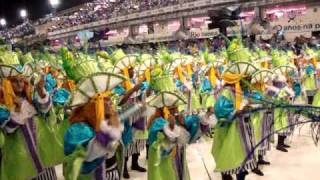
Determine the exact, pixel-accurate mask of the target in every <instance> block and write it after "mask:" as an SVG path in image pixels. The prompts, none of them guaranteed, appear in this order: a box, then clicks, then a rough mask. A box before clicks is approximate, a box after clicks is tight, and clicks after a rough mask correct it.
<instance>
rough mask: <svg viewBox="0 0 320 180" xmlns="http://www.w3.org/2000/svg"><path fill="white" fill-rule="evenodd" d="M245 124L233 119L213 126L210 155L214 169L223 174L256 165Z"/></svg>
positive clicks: (237, 171) (251, 167)
mask: <svg viewBox="0 0 320 180" xmlns="http://www.w3.org/2000/svg"><path fill="white" fill-rule="evenodd" d="M248 132H249V130H248V129H247V126H246V124H245V123H244V121H243V120H239V119H235V120H234V121H233V122H232V123H230V124H228V125H225V126H221V125H220V124H217V125H216V126H215V134H214V140H213V147H212V155H213V157H214V159H215V162H216V169H215V170H216V171H217V172H221V173H225V174H236V173H239V172H240V171H241V170H242V169H253V168H254V167H255V166H256V163H255V161H254V159H253V158H254V157H253V154H252V155H250V152H251V151H252V148H253V145H254V144H252V143H250V138H251V140H252V138H253V137H250V134H249V133H248Z"/></svg>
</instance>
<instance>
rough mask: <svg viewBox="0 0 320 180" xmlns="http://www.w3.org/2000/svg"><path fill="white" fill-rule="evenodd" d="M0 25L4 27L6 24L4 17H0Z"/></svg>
mask: <svg viewBox="0 0 320 180" xmlns="http://www.w3.org/2000/svg"><path fill="white" fill-rule="evenodd" d="M0 25H1V26H3V27H5V26H6V25H7V21H6V19H4V18H1V19H0Z"/></svg>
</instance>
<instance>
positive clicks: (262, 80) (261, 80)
mask: <svg viewBox="0 0 320 180" xmlns="http://www.w3.org/2000/svg"><path fill="white" fill-rule="evenodd" d="M273 78H274V73H273V72H272V71H270V70H268V69H261V70H259V71H257V72H255V73H254V74H252V76H251V84H253V85H254V86H255V87H256V88H257V89H259V90H261V91H264V90H265V84H266V83H267V82H269V81H272V80H273Z"/></svg>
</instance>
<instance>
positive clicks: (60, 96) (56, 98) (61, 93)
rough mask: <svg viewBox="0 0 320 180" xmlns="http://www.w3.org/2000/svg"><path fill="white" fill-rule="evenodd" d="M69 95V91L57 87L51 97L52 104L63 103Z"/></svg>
mask: <svg viewBox="0 0 320 180" xmlns="http://www.w3.org/2000/svg"><path fill="white" fill-rule="evenodd" d="M69 97H70V92H69V91H68V90H66V89H64V88H60V89H58V90H57V91H56V92H55V93H54V95H53V98H52V101H53V104H54V105H64V104H65V103H66V102H67V100H68V99H69Z"/></svg>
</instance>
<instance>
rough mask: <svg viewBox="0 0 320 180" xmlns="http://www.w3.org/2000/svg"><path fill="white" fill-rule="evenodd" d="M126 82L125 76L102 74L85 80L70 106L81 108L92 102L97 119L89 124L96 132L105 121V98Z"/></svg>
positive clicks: (78, 85)
mask: <svg viewBox="0 0 320 180" xmlns="http://www.w3.org/2000/svg"><path fill="white" fill-rule="evenodd" d="M125 80H126V78H125V77H124V76H121V75H118V74H114V73H108V72H100V73H95V74H92V75H89V76H87V77H85V78H83V79H82V80H81V81H80V82H79V83H78V84H77V86H76V88H75V90H74V92H73V93H72V97H71V100H70V104H69V106H70V107H71V108H74V107H79V106H83V105H85V104H87V103H88V102H89V101H92V102H93V103H94V104H95V108H96V119H95V120H93V121H94V122H88V123H90V125H91V126H92V127H94V128H95V130H96V131H99V130H100V129H99V128H100V123H101V122H102V121H103V119H104V115H105V114H104V110H105V109H104V98H106V97H108V96H110V95H111V93H112V92H111V90H112V89H114V88H115V87H116V86H117V85H119V84H121V83H123V82H124V81H125Z"/></svg>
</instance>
